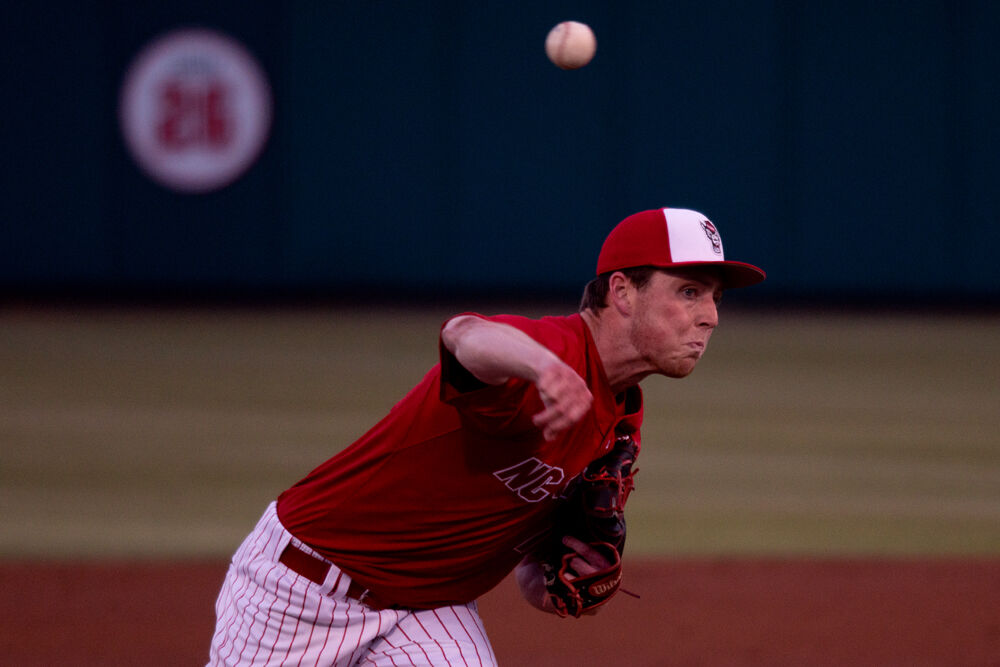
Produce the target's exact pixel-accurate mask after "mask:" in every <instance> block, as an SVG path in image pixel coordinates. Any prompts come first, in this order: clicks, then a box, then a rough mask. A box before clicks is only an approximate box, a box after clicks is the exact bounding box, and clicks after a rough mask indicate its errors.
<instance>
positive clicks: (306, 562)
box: [278, 542, 399, 611]
mask: <svg viewBox="0 0 1000 667" xmlns="http://www.w3.org/2000/svg"><path fill="white" fill-rule="evenodd" d="M278 562H279V563H281V564H282V565H284V566H285V567H287V568H288V569H289V570H291V571H292V572H295V573H296V574H299V575H302V576H303V577H305V578H306V579H308V580H309V581H311V582H313V583H314V584H319V585H320V586H322V585H323V584H324V583H325V582H326V575H328V574H329V573H330V568H331V567H333V564H332V563H330V562H328V561H325V560H323V559H322V558H319V557H317V556H314V555H312V554H311V553H308V552H306V551H303V550H302V549H300V548H299V547H297V546H295V545H294V544H292V543H291V542H289V543H288V546H287V547H285V549H284V551H282V552H281V556H279V557H278ZM333 589H334V590H336V589H337V586H336V585H334V587H333ZM347 597H349V598H351V599H352V600H357V601H358V602H362V603H364V604H365V605H367V606H369V607H371V608H372V609H375V610H376V611H378V610H382V609H399V606H398V605H392V604H385V603H382V602H380V601H379V600H378V599H377V598H375V597H374V596H372V594H371V592H369V591H368V589H366V588H364V587H362V586H361V584H359V583H357V582H356V581H354V580H353V579H351V584H350V585H349V586H348V587H347Z"/></svg>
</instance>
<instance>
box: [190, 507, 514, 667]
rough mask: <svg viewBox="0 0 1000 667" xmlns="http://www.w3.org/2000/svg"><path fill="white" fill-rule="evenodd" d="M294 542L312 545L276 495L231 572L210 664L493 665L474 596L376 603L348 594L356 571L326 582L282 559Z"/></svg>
mask: <svg viewBox="0 0 1000 667" xmlns="http://www.w3.org/2000/svg"><path fill="white" fill-rule="evenodd" d="M290 541H294V543H295V545H296V546H299V547H301V548H303V549H304V550H306V551H308V552H310V553H313V554H315V552H314V551H312V550H311V549H309V548H308V547H306V546H305V545H303V544H302V543H301V542H299V541H298V540H297V539H295V538H294V537H292V535H291V533H289V532H288V531H287V530H285V528H284V526H282V525H281V522H280V521H278V515H277V513H276V511H275V503H271V504H270V506H268V508H267V511H265V512H264V516H263V517H261V519H260V521H259V522H258V523H257V527H256V528H255V529H254V531H253V532H252V533H250V535H248V536H247V538H246V539H245V540H244V541H243V544H242V545H240V548H239V549H238V550H237V551H236V555H235V556H233V562H232V563H231V564H230V566H229V571H228V572H227V573H226V579H225V581H224V582H223V584H222V591H221V592H220V593H219V598H218V600H217V601H216V603H215V614H216V625H215V635H214V637H213V638H212V647H211V652H210V658H209V662H208V664H209V665H210V666H215V665H302V666H305V665H309V666H319V665H324V666H334V665H335V666H336V667H347V666H348V665H376V666H377V667H383V666H384V667H403V666H404V665H408V666H425V665H450V666H453V667H457V666H459V665H463V666H466V667H480V666H482V667H495V666H496V657H495V656H494V655H493V648H492V647H491V646H490V642H489V639H487V637H486V631H485V629H484V628H483V623H482V620H481V619H480V618H479V612H478V611H477V608H476V603H475V602H470V603H469V604H465V605H454V606H450V607H440V608H438V609H426V610H402V611H397V610H392V609H386V610H383V611H376V610H374V609H371V608H370V607H368V606H366V605H364V604H362V603H360V602H357V601H356V600H352V599H350V598H347V597H346V596H345V594H346V592H347V587H348V586H349V585H350V578H349V577H348V576H347V575H346V574H343V573H342V572H341V571H340V570H339V568H337V567H336V566H333V567H331V568H330V573H329V575H328V576H327V579H326V582H324V584H323V585H322V586H320V585H319V584H316V583H313V582H311V581H309V580H308V579H306V578H305V577H302V576H300V575H298V574H296V573H295V572H293V571H292V570H290V569H288V568H287V567H285V566H284V565H283V564H281V563H279V562H278V557H279V556H280V554H281V552H282V550H283V549H284V548H285V546H287V545H288V543H289V542H290ZM315 555H318V554H315ZM334 586H336V588H334Z"/></svg>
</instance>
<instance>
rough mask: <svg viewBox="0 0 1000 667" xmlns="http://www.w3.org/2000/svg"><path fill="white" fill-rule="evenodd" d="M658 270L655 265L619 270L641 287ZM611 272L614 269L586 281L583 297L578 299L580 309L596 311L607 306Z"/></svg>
mask: <svg viewBox="0 0 1000 667" xmlns="http://www.w3.org/2000/svg"><path fill="white" fill-rule="evenodd" d="M658 270H659V269H657V268H656V267H655V266H634V267H631V268H628V269H622V270H621V272H622V273H624V274H625V277H626V278H628V279H629V281H630V282H631V283H632V284H633V285H635V286H636V287H637V288H638V289H642V288H643V287H644V286H645V285H646V283H648V282H649V279H650V278H652V277H653V274H654V273H655V272H656V271H658ZM613 273H614V271H608V272H607V273H602V274H601V275H599V276H597V277H596V278H594V279H593V280H591V281H590V282H589V283H587V286H586V287H584V288H583V298H581V299H580V310H581V311H584V310H593V311H594V312H597V311H599V310H602V309H604V308H607V307H608V284H609V281H610V279H611V274H613Z"/></svg>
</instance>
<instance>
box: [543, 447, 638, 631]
mask: <svg viewBox="0 0 1000 667" xmlns="http://www.w3.org/2000/svg"><path fill="white" fill-rule="evenodd" d="M638 452H639V445H638V443H637V442H636V441H635V440H634V439H633V438H632V436H631V435H627V434H619V435H618V436H617V437H616V439H615V445H614V447H613V448H612V449H611V451H609V452H608V453H607V454H605V455H604V456H602V457H601V458H599V459H597V460H595V461H593V462H592V463H591V464H590V465H589V466H587V469H586V470H584V471H583V473H582V474H581V475H580V476H579V477H578V478H577V479H576V480H575V481H574V483H573V485H572V486H571V488H570V489H569V491H568V492H567V494H566V496H565V498H564V500H563V503H562V505H561V506H560V507H559V509H558V510H557V513H556V518H555V521H554V531H553V535H552V538H553V539H552V540H551V543H550V545H549V547H548V548H547V549H546V553H545V554H544V555H543V557H542V558H541V559H540V560H541V566H542V572H543V574H544V575H545V587H546V590H547V592H548V595H549V599H550V600H551V602H552V604H553V606H554V607H555V611H556V613H557V614H559V615H560V616H563V617H566V616H573V617H577V618H578V617H579V616H580V615H582V614H585V613H587V612H590V611H593V610H595V609H597V608H598V607H600V606H601V605H603V604H604V603H606V602H607V601H608V600H610V599H611V597H612V596H613V595H614V594H615V593H617V592H618V589H619V587H620V586H621V581H622V562H621V555H622V552H623V551H624V550H625V501H626V500H628V496H629V493H631V492H632V489H633V488H634V487H635V484H634V482H633V479H632V478H633V476H634V475H635V473H636V472H638V468H636V469H634V470H633V469H632V464H633V463H634V462H635V458H636V455H637V454H638ZM567 535H569V536H572V537H575V538H576V539H578V540H580V541H581V542H583V543H585V544H587V545H588V546H590V547H591V548H592V549H593V550H595V551H597V552H598V553H599V554H600V555H602V556H603V557H604V558H605V560H607V561H608V563H609V565H608V566H607V567H604V568H602V569H600V570H598V571H597V572H593V573H590V574H580V573H578V572H575V571H574V570H573V568H572V561H573V559H574V558H577V557H578V554H577V552H576V551H575V550H574V549H572V548H570V547H569V546H566V545H564V544H563V538H564V537H565V536H567Z"/></svg>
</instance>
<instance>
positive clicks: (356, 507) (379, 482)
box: [278, 314, 642, 608]
mask: <svg viewBox="0 0 1000 667" xmlns="http://www.w3.org/2000/svg"><path fill="white" fill-rule="evenodd" d="M480 317H481V316H480ZM485 319H490V320H493V321H497V322H503V323H505V324H509V325H512V326H514V327H516V328H518V329H520V330H522V331H524V332H525V333H527V334H528V335H529V336H531V337H532V338H534V339H535V340H537V341H538V342H540V343H541V344H543V345H545V346H546V347H547V348H549V349H550V350H552V351H553V352H554V353H555V354H556V355H558V356H559V358H560V359H562V360H563V361H564V362H566V363H567V364H568V365H569V366H570V367H572V368H573V369H575V370H576V371H577V372H578V373H579V374H580V376H581V377H582V378H583V379H584V380H585V381H586V383H587V386H588V387H589V389H590V391H591V393H592V394H593V396H594V404H593V407H592V409H591V411H590V413H589V414H587V415H586V416H585V417H584V418H583V419H581V420H580V422H578V423H577V424H576V425H574V426H573V427H571V428H570V429H568V430H567V431H565V432H563V433H561V434H560V435H559V436H558V438H557V439H556V440H553V441H551V442H547V441H546V440H545V439H544V438H543V437H542V433H541V430H540V429H539V428H538V427H536V426H535V425H534V424H532V422H531V418H532V417H533V416H534V415H535V414H537V413H538V412H540V411H541V410H542V409H543V407H544V406H543V404H542V401H541V398H540V397H539V395H538V391H537V389H536V388H535V386H534V384H532V383H530V382H527V381H525V380H520V379H516V378H512V379H510V380H509V381H507V382H506V383H505V384H502V385H496V386H489V385H485V384H483V383H481V382H479V381H478V380H477V379H476V378H475V377H474V376H472V374H471V373H469V372H468V371H467V370H465V369H464V368H463V367H462V366H461V365H460V364H459V363H458V361H457V360H456V359H455V358H454V356H452V355H451V353H450V352H449V351H448V350H447V349H446V348H445V347H444V345H443V344H440V353H441V361H440V363H438V364H437V365H435V366H434V367H433V368H432V369H431V370H430V371H429V372H428V373H427V375H426V376H425V377H424V378H423V380H422V381H421V382H420V383H419V384H418V385H417V386H416V387H414V388H413V389H412V390H411V391H410V392H409V393H408V394H407V395H406V396H405V397H404V398H403V399H402V400H401V401H400V402H399V403H397V404H396V405H395V406H394V407H393V408H392V410H391V411H390V412H389V414H388V415H387V416H386V417H385V418H384V419H382V421H380V422H379V423H378V424H376V425H375V426H374V427H372V429H371V430H369V431H368V432H367V433H365V434H364V435H363V436H361V437H360V438H359V439H358V440H357V441H355V442H354V443H353V444H352V445H351V446H350V447H348V448H347V449H345V450H344V451H342V452H341V453H339V454H337V455H335V456H334V457H332V458H331V459H329V460H327V461H326V462H325V463H323V464H322V465H320V466H319V467H318V468H316V469H315V470H314V471H312V472H311V473H310V474H309V475H308V476H307V477H305V478H304V479H303V480H301V481H300V482H298V483H297V484H296V485H294V486H293V487H291V488H290V489H288V490H287V491H285V492H284V493H282V494H281V495H280V496H279V498H278V516H279V517H280V519H281V523H282V524H283V525H284V526H285V527H286V528H287V529H288V530H289V531H290V532H291V533H292V534H293V535H295V536H296V537H297V538H299V539H300V540H302V541H303V542H305V543H306V544H308V545H309V546H311V547H312V548H314V549H316V550H317V551H319V552H320V553H322V554H323V555H324V556H326V557H327V558H329V559H330V560H331V561H332V562H334V563H335V564H336V565H337V566H339V567H340V568H341V569H342V570H344V571H345V572H347V574H349V575H350V576H351V577H352V578H353V579H354V580H355V581H357V582H358V583H359V584H361V585H362V586H364V587H366V588H368V589H369V590H371V591H372V593H373V595H375V596H377V597H378V598H379V599H381V600H389V601H392V602H393V603H396V604H399V605H402V606H405V607H413V608H433V607H439V606H443V605H449V604H463V603H466V602H469V601H471V600H474V599H476V598H477V597H479V596H480V595H482V594H483V593H485V592H487V591H489V590H490V589H492V588H493V587H494V586H496V585H497V584H498V583H500V581H502V580H503V578H504V577H506V576H507V575H508V574H509V573H510V572H511V570H513V569H514V567H515V566H516V565H517V564H518V562H520V560H521V559H522V558H523V557H524V555H525V554H526V553H529V552H530V551H531V549H532V547H533V546H535V545H536V544H537V543H538V541H539V540H540V538H541V537H543V536H544V535H545V533H546V532H547V531H548V529H549V527H550V525H549V524H550V517H551V513H552V510H553V509H554V506H555V503H556V500H557V499H558V497H559V496H560V494H561V493H562V492H563V490H564V489H565V488H566V486H567V485H568V484H569V482H570V481H571V480H572V479H573V478H574V477H576V476H577V475H578V474H579V473H580V472H582V471H583V469H584V468H586V466H587V464H588V463H590V462H591V461H592V460H594V459H596V458H598V457H600V456H601V455H603V454H604V453H605V452H606V451H607V450H608V449H609V448H610V447H611V445H612V442H613V439H614V430H615V427H616V426H618V425H619V424H621V425H622V426H623V428H625V429H626V430H629V431H635V436H634V437H635V438H636V440H637V441H638V427H639V425H640V423H641V421H642V395H641V392H640V391H639V388H638V387H634V388H632V389H630V390H628V391H626V392H624V393H623V394H620V395H618V396H615V395H613V394H612V392H611V389H610V387H609V385H608V380H607V377H606V376H605V374H604V368H603V366H602V364H601V360H600V358H599V357H598V354H597V348H596V346H595V344H594V341H593V338H592V337H591V335H590V330H589V328H588V327H587V325H586V323H585V322H584V321H583V318H582V317H580V315H578V314H577V315H571V316H568V317H546V318H543V319H540V320H532V319H528V318H524V317H517V316H511V315H501V316H496V317H490V318H485Z"/></svg>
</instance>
